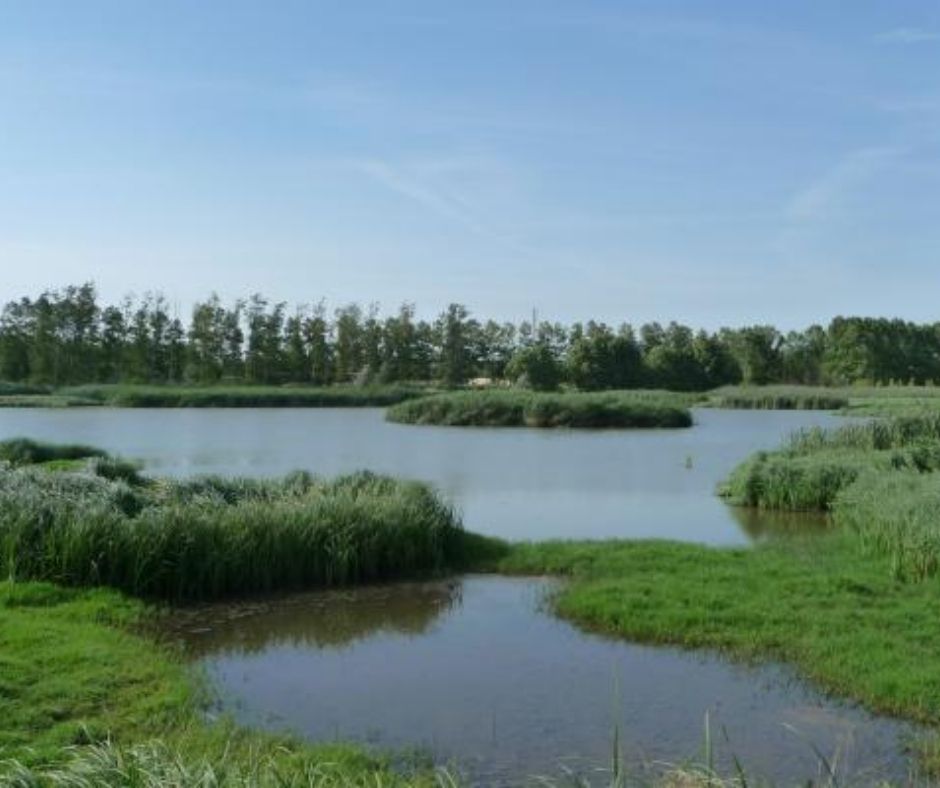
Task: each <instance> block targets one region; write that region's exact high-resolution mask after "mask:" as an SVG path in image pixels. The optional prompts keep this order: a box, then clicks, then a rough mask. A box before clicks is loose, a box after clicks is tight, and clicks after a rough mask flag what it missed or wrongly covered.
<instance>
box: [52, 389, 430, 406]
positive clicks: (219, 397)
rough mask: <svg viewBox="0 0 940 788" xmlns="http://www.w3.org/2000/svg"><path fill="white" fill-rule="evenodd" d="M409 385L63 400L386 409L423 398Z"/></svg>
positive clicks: (108, 392)
mask: <svg viewBox="0 0 940 788" xmlns="http://www.w3.org/2000/svg"><path fill="white" fill-rule="evenodd" d="M425 391H426V390H425V389H421V388H417V387H411V386H365V387H360V386H323V387H316V386H144V385H124V384H120V385H118V384H115V385H86V386H76V387H72V388H66V389H62V390H61V391H60V392H58V393H59V394H60V395H62V396H66V397H72V398H75V399H77V400H79V401H82V402H95V403H98V404H100V405H108V406H112V407H121V408H355V407H385V406H387V405H392V404H394V403H397V402H402V401H404V400H406V399H410V398H413V397H418V396H421V395H422V394H423V393H425Z"/></svg>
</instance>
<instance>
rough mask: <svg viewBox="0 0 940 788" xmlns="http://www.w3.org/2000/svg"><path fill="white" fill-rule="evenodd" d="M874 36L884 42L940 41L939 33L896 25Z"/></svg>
mask: <svg viewBox="0 0 940 788" xmlns="http://www.w3.org/2000/svg"><path fill="white" fill-rule="evenodd" d="M875 38H876V39H877V40H878V41H881V42H883V43H886V44H931V43H938V42H940V33H938V32H935V31H933V30H924V29H923V28H921V27H896V28H894V29H893V30H886V31H885V32H883V33H879V34H878V35H877V36H875Z"/></svg>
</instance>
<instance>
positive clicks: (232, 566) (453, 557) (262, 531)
mask: <svg viewBox="0 0 940 788" xmlns="http://www.w3.org/2000/svg"><path fill="white" fill-rule="evenodd" d="M42 456H45V455H42ZM69 467H72V466H69ZM487 545H488V543H487V541H486V540H484V539H482V538H478V537H473V536H471V535H468V534H465V532H464V531H463V529H462V527H461V525H460V521H459V518H458V516H457V514H456V513H455V512H454V510H453V509H452V508H451V507H450V506H449V505H448V504H447V503H446V502H444V501H443V500H442V499H441V498H439V497H438V496H437V495H436V494H435V493H434V492H433V491H432V490H431V489H430V488H429V487H427V486H426V485H424V484H421V483H417V482H406V481H398V480H393V479H390V478H386V477H379V476H375V475H372V474H369V473H358V474H353V475H350V476H344V477H340V478H337V479H335V480H332V481H325V480H321V479H317V478H314V477H311V476H310V475H308V474H305V473H299V472H298V473H294V474H291V475H288V476H286V477H284V478H282V479H278V480H265V481H261V480H250V479H223V478H215V477H207V478H196V479H191V480H186V481H179V480H169V479H158V480H150V479H145V478H142V477H140V476H139V475H138V474H137V473H136V471H135V469H134V468H133V466H131V465H128V464H127V463H122V462H120V461H116V460H114V459H112V458H101V457H98V458H94V459H92V460H89V461H87V462H86V463H84V464H82V465H80V466H79V469H78V470H77V471H76V470H70V471H67V472H62V473H49V472H48V471H47V470H46V468H45V467H42V466H37V467H31V466H26V467H20V468H7V469H6V470H0V566H3V567H4V572H5V573H6V574H8V575H10V576H12V577H16V578H19V579H29V580H49V581H53V582H56V583H61V584H64V585H106V586H110V587H112V588H117V589H121V590H123V591H126V592H128V593H130V594H134V595H136V596H141V597H147V598H159V599H167V600H188V599H209V598H218V597H223V596H227V595H232V594H247V593H253V592H266V591H274V590H287V589H302V588H309V587H315V586H331V585H342V584H347V583H358V582H370V581H381V580H389V579H394V578H399V577H407V576H413V575H418V574H426V573H433V572H440V571H443V570H445V569H448V568H456V567H459V566H460V565H461V564H462V562H463V561H465V560H468V559H469V558H470V557H472V556H473V555H475V554H476V553H477V552H478V551H479V550H481V549H483V550H485V549H486V548H487Z"/></svg>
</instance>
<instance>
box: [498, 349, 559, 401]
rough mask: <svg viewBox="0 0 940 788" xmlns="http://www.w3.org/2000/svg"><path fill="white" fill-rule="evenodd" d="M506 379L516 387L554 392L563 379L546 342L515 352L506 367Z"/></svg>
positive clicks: (555, 357) (553, 354)
mask: <svg viewBox="0 0 940 788" xmlns="http://www.w3.org/2000/svg"><path fill="white" fill-rule="evenodd" d="M506 377H508V378H509V379H510V380H511V381H513V383H515V384H516V385H518V386H524V387H529V388H533V389H535V390H536V391H554V390H555V389H557V388H558V386H559V384H560V383H561V381H562V379H563V377H564V369H563V368H562V365H561V363H560V362H559V360H558V357H557V356H556V355H555V353H554V351H553V350H552V348H551V346H550V345H549V344H548V343H547V342H536V343H535V344H534V345H529V346H528V347H523V348H520V349H519V350H517V351H516V352H515V354H514V355H513V357H512V359H510V361H509V363H508V364H507V365H506Z"/></svg>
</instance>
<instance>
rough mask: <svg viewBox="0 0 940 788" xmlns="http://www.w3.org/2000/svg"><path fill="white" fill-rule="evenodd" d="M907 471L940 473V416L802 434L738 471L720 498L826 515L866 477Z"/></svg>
mask: <svg viewBox="0 0 940 788" xmlns="http://www.w3.org/2000/svg"><path fill="white" fill-rule="evenodd" d="M905 469H906V470H911V471H916V472H929V471H935V470H940V413H934V414H930V415H924V416H907V417H902V418H896V419H893V420H889V421H871V422H867V423H864V424H851V425H846V426H844V427H841V428H839V429H837V430H831V431H826V430H821V429H818V428H815V429H809V430H802V431H800V432H797V433H795V434H794V435H793V436H792V437H791V438H790V439H789V441H787V442H786V443H785V444H784V445H783V446H782V447H781V448H780V449H778V450H776V451H772V452H758V453H757V454H755V455H754V456H753V457H751V458H749V459H748V460H746V461H745V462H743V463H742V464H741V465H739V466H738V467H737V468H736V469H735V470H734V471H733V472H732V474H731V476H730V477H729V478H728V480H727V481H726V482H725V483H724V484H723V485H721V487H720V488H719V494H721V495H722V496H723V497H725V498H726V499H728V501H729V503H733V504H736V505H741V506H756V507H760V508H766V509H780V510H789V511H805V510H821V511H825V510H829V509H831V508H832V507H833V505H834V504H835V500H836V497H837V496H838V495H839V493H840V492H842V491H843V490H844V489H846V488H847V487H848V486H849V485H851V484H852V483H853V482H855V480H856V479H858V478H859V476H860V475H861V474H862V473H864V472H865V471H872V472H886V471H890V470H905Z"/></svg>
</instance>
